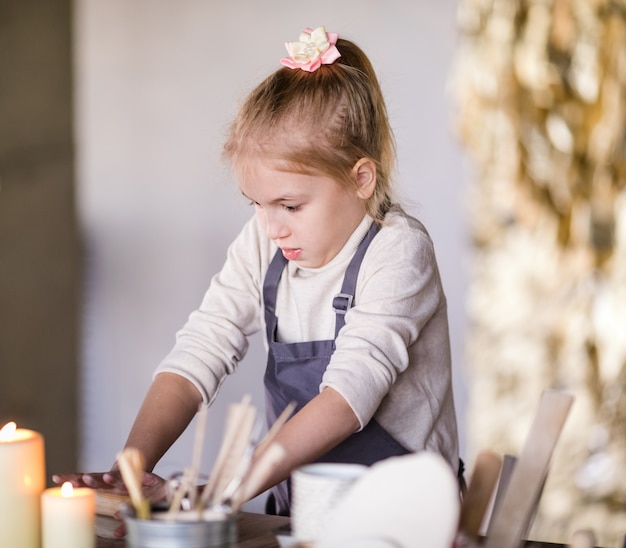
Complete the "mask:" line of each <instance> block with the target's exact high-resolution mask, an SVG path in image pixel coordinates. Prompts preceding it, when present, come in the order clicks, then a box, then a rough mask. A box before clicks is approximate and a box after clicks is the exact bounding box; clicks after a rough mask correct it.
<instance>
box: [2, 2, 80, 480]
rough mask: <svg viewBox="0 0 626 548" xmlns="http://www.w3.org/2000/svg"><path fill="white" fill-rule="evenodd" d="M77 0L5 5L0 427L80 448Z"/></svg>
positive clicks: (62, 464)
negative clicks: (74, 39)
mask: <svg viewBox="0 0 626 548" xmlns="http://www.w3.org/2000/svg"><path fill="white" fill-rule="evenodd" d="M71 40H72V27H71V2H70V0H49V1H47V2H21V1H20V0H3V1H2V2H0V426H2V425H3V424H4V423H5V422H8V421H10V420H14V421H16V422H17V423H18V426H20V427H23V428H30V429H33V430H37V431H39V432H41V433H42V434H43V436H44V438H45V441H46V464H47V470H48V474H47V476H48V478H49V477H50V474H51V473H52V472H53V471H59V470H73V469H74V468H75V467H76V449H77V411H78V406H77V386H78V381H77V379H78V355H77V350H78V346H79V345H78V333H79V323H80V317H79V303H78V299H79V296H80V248H79V240H78V236H77V230H76V216H75V208H74V205H75V204H74V158H73V142H72V140H73V135H72V134H73V128H72V49H71Z"/></svg>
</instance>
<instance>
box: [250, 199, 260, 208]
mask: <svg viewBox="0 0 626 548" xmlns="http://www.w3.org/2000/svg"><path fill="white" fill-rule="evenodd" d="M249 204H250V205H251V206H254V207H259V202H255V201H253V200H250V202H249Z"/></svg>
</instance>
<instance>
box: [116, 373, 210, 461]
mask: <svg viewBox="0 0 626 548" xmlns="http://www.w3.org/2000/svg"><path fill="white" fill-rule="evenodd" d="M201 402H202V396H201V395H200V392H198V389H197V388H196V387H195V386H194V385H193V384H192V383H191V382H189V381H188V380H187V379H185V378H184V377H181V376H180V375H176V374H175V373H160V374H159V375H157V376H156V377H155V378H154V381H153V382H152V384H151V386H150V389H149V390H148V393H147V394H146V397H145V398H144V401H143V404H142V405H141V408H140V409H139V413H138V414H137V417H136V418H135V422H134V423H133V426H132V428H131V430H130V433H129V435H128V439H127V440H126V444H125V447H135V448H137V449H139V450H140V451H141V452H142V453H143V455H144V457H145V459H146V470H147V471H148V472H150V471H152V469H153V468H154V467H155V465H156V463H157V462H158V461H159V459H160V458H161V457H162V456H163V455H164V454H165V452H166V451H167V450H168V449H169V448H170V446H171V445H172V444H173V443H174V442H175V441H176V440H177V439H178V437H179V436H180V435H181V434H182V433H183V431H184V430H185V428H187V426H188V425H189V423H190V422H191V419H193V417H194V415H195V414H196V411H197V410H198V406H199V405H200V403H201Z"/></svg>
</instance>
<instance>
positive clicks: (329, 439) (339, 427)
mask: <svg viewBox="0 0 626 548" xmlns="http://www.w3.org/2000/svg"><path fill="white" fill-rule="evenodd" d="M359 426H360V423H359V420H358V419H357V417H356V415H355V414H354V412H353V411H352V408H351V407H350V406H349V405H348V402H346V400H345V399H344V398H343V396H342V395H341V394H339V392H337V391H336V390H333V389H332V388H325V389H324V390H322V392H321V393H320V394H318V395H317V396H316V397H315V398H313V399H312V400H311V401H310V402H309V403H308V404H307V405H305V406H304V407H303V408H302V409H301V410H300V411H299V412H298V413H296V414H295V415H294V416H293V417H292V418H291V419H290V420H289V421H288V422H287V423H285V425H284V426H283V427H282V428H281V430H280V431H279V433H278V434H277V436H276V438H275V440H274V441H275V442H277V443H280V444H281V445H282V446H283V447H284V448H285V449H286V456H285V459H284V460H283V461H282V462H281V466H280V467H278V468H276V469H275V470H274V473H273V474H272V475H271V476H270V477H269V478H268V480H267V482H266V485H264V486H263V487H262V488H261V489H260V490H259V492H258V493H256V494H260V493H262V492H263V491H265V490H266V489H269V488H270V487H272V486H274V485H276V484H277V483H280V482H281V481H283V480H285V479H287V478H288V477H289V475H290V474H291V472H292V471H293V470H295V469H296V468H298V467H299V466H302V465H303V464H307V463H310V462H313V461H315V460H317V459H318V458H319V457H321V456H322V455H324V454H325V453H327V452H328V451H330V450H331V449H332V448H333V447H335V446H336V445H338V444H339V443H341V442H342V441H343V440H345V439H346V438H348V437H349V436H350V435H351V434H353V433H354V432H356V431H357V430H358V429H359ZM257 457H258V456H257Z"/></svg>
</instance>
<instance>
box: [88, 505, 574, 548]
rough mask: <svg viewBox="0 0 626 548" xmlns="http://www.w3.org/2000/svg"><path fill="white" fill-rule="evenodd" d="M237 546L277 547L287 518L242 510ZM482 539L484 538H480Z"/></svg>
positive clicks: (551, 547)
mask: <svg viewBox="0 0 626 548" xmlns="http://www.w3.org/2000/svg"><path fill="white" fill-rule="evenodd" d="M238 525H239V527H238V529H239V539H238V542H237V548H279V546H280V545H279V544H278V541H277V540H276V534H277V531H278V532H280V531H281V529H282V530H283V531H288V529H287V528H288V527H289V518H285V517H281V516H268V515H266V514H254V513H250V512H242V513H241V514H240V516H239V524H238ZM482 541H484V539H482ZM481 544H482V543H481ZM96 546H97V548H125V547H126V542H125V541H124V540H123V539H105V538H100V537H98V542H97V545H96ZM524 546H525V548H565V546H566V545H565V544H555V543H551V542H540V541H534V540H527V541H526V542H525V544H524Z"/></svg>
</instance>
